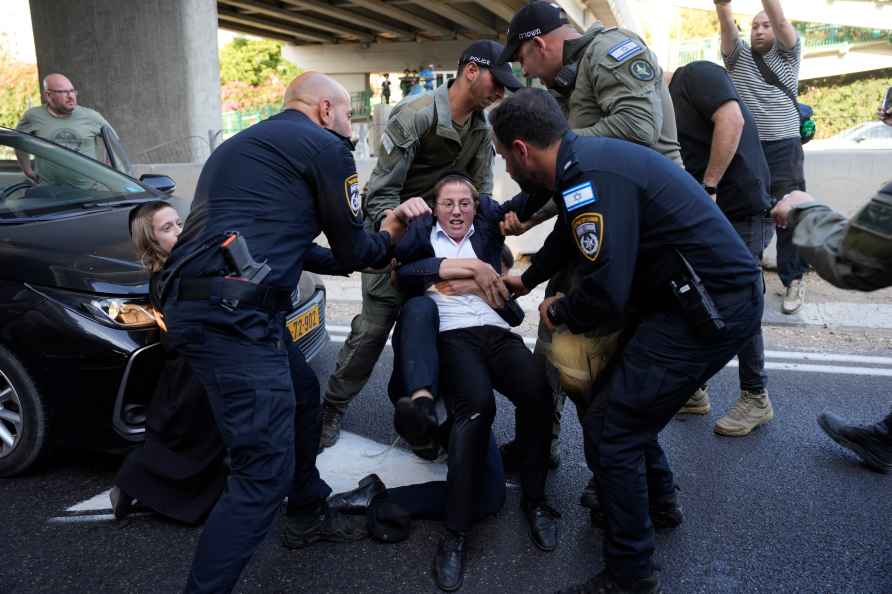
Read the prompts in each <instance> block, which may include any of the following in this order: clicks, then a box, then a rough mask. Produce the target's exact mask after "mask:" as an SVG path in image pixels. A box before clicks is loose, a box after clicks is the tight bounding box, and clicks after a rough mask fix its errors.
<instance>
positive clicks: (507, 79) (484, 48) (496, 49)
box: [458, 39, 523, 92]
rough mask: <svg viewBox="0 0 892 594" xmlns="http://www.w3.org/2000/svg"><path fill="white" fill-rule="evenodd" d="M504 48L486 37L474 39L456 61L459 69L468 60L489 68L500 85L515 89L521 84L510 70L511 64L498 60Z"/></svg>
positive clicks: (511, 89)
mask: <svg viewBox="0 0 892 594" xmlns="http://www.w3.org/2000/svg"><path fill="white" fill-rule="evenodd" d="M504 49H505V46H503V45H502V44H501V43H499V42H498V41H490V40H488V39H484V40H482V41H475V42H474V43H472V44H471V45H470V46H468V49H466V50H465V51H464V52H463V53H462V55H461V59H460V60H459V61H458V68H459V70H461V67H462V66H463V65H465V64H467V63H468V62H474V63H475V64H477V65H478V66H480V67H482V68H489V71H490V72H492V77H493V78H494V79H496V81H497V82H498V83H499V84H500V85H502V86H503V87H505V88H506V89H508V90H509V91H512V92H513V91H516V90H518V89H520V88H521V87H523V85H522V84H520V81H519V80H517V78H515V76H514V73H513V72H511V66H509V65H508V64H501V63H499V61H498V60H499V56H501V55H502V51H503V50H504Z"/></svg>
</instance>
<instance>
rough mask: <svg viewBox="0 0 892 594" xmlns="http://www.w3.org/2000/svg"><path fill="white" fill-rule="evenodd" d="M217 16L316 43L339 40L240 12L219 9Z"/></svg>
mask: <svg viewBox="0 0 892 594" xmlns="http://www.w3.org/2000/svg"><path fill="white" fill-rule="evenodd" d="M217 16H218V17H219V18H220V20H222V21H228V22H230V23H238V24H240V25H247V26H249V27H254V28H257V29H262V30H264V31H272V32H273V33H281V34H283V35H290V36H291V37H293V38H295V39H303V40H304V41H313V42H316V43H332V44H333V43H335V42H336V41H337V40H336V39H335V38H334V37H330V36H328V35H322V34H321V33H319V34H317V33H307V32H306V31H301V30H298V29H297V28H292V27H285V26H283V25H281V24H280V23H276V22H274V21H267V20H265V19H258V18H255V17H249V16H246V15H243V14H238V13H235V12H222V11H218V13H217Z"/></svg>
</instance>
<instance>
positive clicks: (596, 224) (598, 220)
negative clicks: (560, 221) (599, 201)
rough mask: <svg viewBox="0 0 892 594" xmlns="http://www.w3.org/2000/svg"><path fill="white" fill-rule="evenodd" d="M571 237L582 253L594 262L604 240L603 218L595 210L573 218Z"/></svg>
mask: <svg viewBox="0 0 892 594" xmlns="http://www.w3.org/2000/svg"><path fill="white" fill-rule="evenodd" d="M573 238H574V239H575V240H576V247H578V248H579V251H580V252H582V255H583V256H585V257H586V258H588V259H589V260H591V261H592V262H594V261H595V260H596V259H597V258H598V253H599V252H600V251H601V243H603V241H604V218H603V217H602V216H601V215H600V213H596V212H587V213H583V214H581V215H579V216H578V217H576V218H575V219H573Z"/></svg>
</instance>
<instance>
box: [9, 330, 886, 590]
mask: <svg viewBox="0 0 892 594" xmlns="http://www.w3.org/2000/svg"><path fill="white" fill-rule="evenodd" d="M339 346H340V345H338V344H332V345H330V346H329V347H327V349H326V350H325V351H324V352H323V353H322V354H321V356H320V357H318V358H317V360H316V361H315V362H314V367H315V369H316V370H317V372H318V373H319V374H320V377H322V378H325V377H327V375H328V373H329V372H330V371H331V368H332V367H333V361H334V357H335V355H336V353H337V349H338V347H339ZM767 348H769V349H771V348H776V346H773V345H771V344H769V345H767ZM391 364H392V356H391V354H390V351H389V349H387V350H386V351H385V355H384V357H382V360H381V362H380V364H379V366H378V368H377V369H376V371H375V374H374V376H373V378H372V380H371V382H370V383H369V384H368V386H367V387H366V389H365V390H364V391H363V393H362V394H360V396H359V398H358V400H357V401H356V403H355V405H354V406H353V408H352V409H351V410H350V412H349V414H348V416H347V417H346V420H345V429H346V430H348V431H351V432H354V433H357V434H359V435H362V436H365V437H368V438H371V439H373V440H375V441H377V442H379V443H382V444H384V443H390V442H391V441H392V439H393V437H394V435H395V434H394V432H393V430H392V428H391V414H392V409H391V407H390V404H389V403H388V402H387V400H386V397H385V396H384V393H385V392H384V390H385V385H386V378H387V377H388V375H389V372H390V367H391ZM834 364H835V365H846V366H849V367H851V366H857V365H861V364H860V363H851V362H849V363H838V362H837V363H833V362H826V361H824V362H820V361H819V362H817V365H818V366H821V365H834ZM780 367H783V366H782V365H781V366H780ZM868 367H870V364H868ZM873 367H874V368H875V369H874V370H871V369H868V370H867V371H864V372H863V373H868V374H872V373H874V372H876V373H881V372H886V373H887V376H885V377H884V376H875V375H854V374H852V373H850V372H845V373H821V372H814V371H807V372H806V371H801V370H797V371H789V370H785V369H782V368H777V369H773V370H771V372H770V374H771V375H770V388H769V389H770V393H771V395H772V400H773V402H774V407H775V414H776V419H775V421H773V422H772V423H771V424H769V425H768V426H765V427H763V428H761V429H759V430H757V431H756V432H755V433H754V434H752V435H751V436H749V437H746V438H737V439H735V438H720V437H718V436H716V435H714V434H713V433H712V425H713V423H714V422H715V420H716V419H717V418H718V417H719V416H720V415H721V414H722V412H723V411H724V410H726V409H727V408H728V407H730V406H731V404H732V403H733V400H734V399H735V398H736V389H737V386H736V369H733V368H730V369H725V370H723V371H722V372H721V373H720V374H719V375H718V376H717V377H716V378H715V379H714V380H713V382H712V383H711V392H712V398H713V412H712V413H711V414H710V415H708V416H707V417H688V418H686V419H684V420H681V419H679V420H676V421H673V422H672V423H671V424H670V425H669V427H668V428H667V429H666V431H665V432H664V434H663V438H662V442H663V444H664V446H665V447H666V449H667V452H668V455H669V458H670V460H671V462H672V463H673V467H674V470H675V472H676V477H677V482H678V483H679V484H680V486H681V489H682V491H681V493H680V497H681V502H682V505H683V507H684V510H685V517H686V520H685V523H684V524H683V525H682V526H681V527H680V528H679V529H677V530H676V531H674V532H671V533H667V534H660V535H659V536H658V538H657V554H656V559H657V561H658V563H659V564H660V565H661V567H662V570H661V576H662V580H663V584H664V589H665V591H666V592H673V593H694V592H703V593H710V594H713V593H725V592H727V593H739V592H771V593H778V592H809V593H834V594H840V593H847V592H848V593H853V594H856V593H857V594H865V593H879V594H888V593H892V538H890V533H889V531H890V520H892V476H884V475H879V474H876V473H873V472H870V471H868V470H866V469H865V468H864V467H862V466H860V465H859V464H858V463H857V462H856V461H855V459H854V458H853V457H852V456H850V455H848V454H847V453H846V452H844V451H843V450H842V449H841V448H839V447H838V446H836V445H835V444H834V443H832V442H831V441H830V440H829V439H827V438H825V437H824V436H823V434H821V433H820V431H819V429H818V428H817V426H816V424H815V422H814V419H815V416H816V414H817V413H818V412H820V411H821V410H823V409H826V408H832V409H834V410H837V411H842V412H844V413H845V414H847V415H849V416H851V417H853V418H858V419H862V420H878V419H879V418H881V417H882V416H883V415H884V414H886V412H888V407H889V405H890V404H892V396H890V394H889V390H888V386H889V384H890V378H889V377H888V372H890V371H892V360H890V361H889V363H888V364H886V365H883V364H882V363H876V364H874V365H873ZM798 369H802V368H798ZM877 370H878V371H877ZM825 371H826V370H825ZM324 383H325V382H324V380H323V385H324ZM570 406H571V405H569V404H568V410H567V412H568V415H567V417H566V418H568V419H570V421H569V422H567V423H566V427H565V430H564V432H563V436H562V452H563V464H562V466H561V467H560V469H558V470H557V471H556V472H555V473H554V474H553V475H552V477H551V478H550V484H549V492H550V497H551V499H552V501H553V503H554V504H555V506H556V507H557V508H558V509H560V510H561V511H562V512H563V524H562V526H563V534H562V541H561V545H560V547H559V548H558V550H557V551H556V552H554V553H551V554H546V553H542V552H540V551H539V550H538V549H536V548H535V547H534V546H533V545H532V544H531V543H530V541H529V538H528V536H527V531H526V525H525V522H524V519H523V517H522V515H521V514H520V512H519V502H520V494H519V491H518V489H517V488H512V489H509V495H508V501H507V503H506V506H505V508H504V510H503V511H502V513H501V514H500V516H499V517H498V518H496V519H493V520H489V521H486V522H484V523H483V524H481V525H479V526H477V527H476V528H475V529H474V531H473V533H472V536H471V541H470V549H469V552H468V561H467V570H466V576H465V582H464V588H463V589H462V591H463V592H467V593H469V594H470V593H475V592H486V593H501V592H517V593H521V592H551V591H554V590H556V589H558V588H560V587H565V586H567V585H569V584H572V583H574V582H579V581H583V580H585V579H587V578H588V577H589V576H591V575H593V574H594V573H596V572H597V571H599V570H600V569H601V567H602V557H601V550H600V539H601V534H600V532H598V531H594V530H593V529H592V528H591V527H590V526H589V523H588V516H587V514H586V513H585V510H583V508H581V507H579V505H578V496H579V492H580V489H581V488H582V486H583V485H584V484H585V482H586V480H587V478H588V472H587V470H586V468H585V463H584V460H583V456H582V451H581V446H580V444H581V434H580V431H579V426H578V423H577V422H576V421H575V418H574V416H575V415H574V413H573V412H572V409H571V408H569V407H570ZM512 419H513V416H512V414H511V408H510V404H509V403H508V402H507V401H505V400H504V399H501V398H500V400H499V414H498V418H497V420H496V429H497V439H498V440H499V441H500V442H503V441H505V440H507V439H509V438H510V436H511V433H512V427H511V423H512ZM119 463H120V459H119V458H116V457H113V456H107V455H97V454H93V453H84V452H79V451H76V450H67V451H65V452H59V453H57V454H56V456H55V457H54V458H53V460H52V461H51V463H50V464H49V465H48V467H46V468H44V469H42V470H41V471H40V472H39V473H36V474H33V475H30V476H26V477H20V478H16V479H7V480H0V546H2V555H0V592H2V593H17V594H19V593H21V594H25V593H29V594H30V593H38V592H40V593H52V594H58V593H80V592H85V593H94V592H95V593H118V592H177V591H179V590H180V589H181V588H182V585H183V583H184V580H185V577H186V575H187V572H188V569H189V565H190V562H191V558H192V554H193V551H194V548H195V544H196V542H197V539H198V536H199V534H200V530H199V529H195V528H188V527H183V526H180V525H177V524H173V523H170V522H166V521H164V520H162V519H159V518H157V517H153V516H148V515H146V516H141V517H135V518H132V519H129V520H127V521H125V522H121V523H115V522H108V521H99V522H86V523H64V524H60V523H52V522H50V519H51V518H54V517H59V516H60V514H64V513H65V510H66V509H68V508H69V507H71V506H72V505H75V504H77V503H78V502H81V501H84V500H87V499H90V498H91V497H94V496H96V495H97V494H99V493H102V492H103V491H105V490H106V489H108V488H109V487H110V486H111V483H112V481H113V478H114V475H115V472H116V469H117V467H118V465H119ZM279 528H280V522H277V524H276V526H275V527H274V531H273V533H272V534H271V535H270V537H269V538H268V539H267V541H266V542H265V543H264V544H263V545H262V546H261V547H260V549H259V550H258V552H257V554H256V556H255V557H254V559H253V561H252V562H251V564H250V565H249V567H248V569H247V571H246V572H245V573H244V574H243V578H242V581H241V583H240V584H239V586H238V589H237V591H238V592H245V593H260V592H263V593H272V592H311V593H323V592H357V593H358V592H400V593H402V592H405V593H416V592H436V591H437V589H436V587H435V586H434V584H433V581H432V578H431V575H430V567H431V560H432V558H433V553H434V551H435V549H436V544H437V541H438V538H439V535H440V534H441V531H442V527H441V526H440V525H437V524H435V523H427V522H416V524H415V527H414V530H413V533H412V536H411V537H410V538H409V540H408V541H406V542H403V543H400V544H396V545H384V544H378V543H376V542H373V541H364V542H362V543H358V544H351V545H330V544H319V545H314V546H313V547H310V548H308V549H305V550H303V551H300V552H290V551H288V550H286V549H284V548H282V547H281V546H280V545H279V543H278V532H279Z"/></svg>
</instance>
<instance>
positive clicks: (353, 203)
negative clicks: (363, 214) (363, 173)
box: [344, 173, 362, 218]
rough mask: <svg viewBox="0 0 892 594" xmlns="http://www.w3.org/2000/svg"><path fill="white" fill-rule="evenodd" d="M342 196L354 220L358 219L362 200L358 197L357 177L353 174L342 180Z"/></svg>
mask: <svg viewBox="0 0 892 594" xmlns="http://www.w3.org/2000/svg"><path fill="white" fill-rule="evenodd" d="M344 195H345V197H346V198H347V207H348V208H349V209H350V212H351V213H353V217H354V218H359V214H360V211H361V210H362V200H361V199H360V197H359V176H358V175H357V174H355V173H354V174H353V175H351V176H350V177H348V178H347V179H345V180H344Z"/></svg>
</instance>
